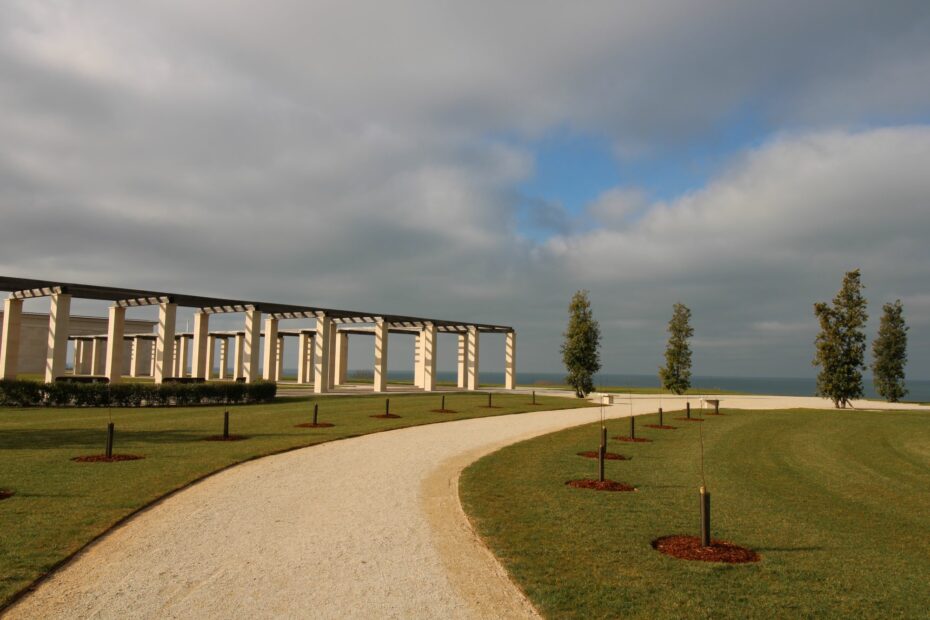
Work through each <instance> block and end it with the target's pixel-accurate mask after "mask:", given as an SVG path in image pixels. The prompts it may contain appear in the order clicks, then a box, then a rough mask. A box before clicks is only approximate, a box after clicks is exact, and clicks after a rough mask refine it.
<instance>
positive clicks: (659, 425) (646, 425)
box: [644, 424, 678, 431]
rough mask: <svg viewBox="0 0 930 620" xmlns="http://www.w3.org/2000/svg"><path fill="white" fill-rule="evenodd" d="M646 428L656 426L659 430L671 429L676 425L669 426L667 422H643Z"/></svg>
mask: <svg viewBox="0 0 930 620" xmlns="http://www.w3.org/2000/svg"><path fill="white" fill-rule="evenodd" d="M644 426H645V427H646V428H657V429H659V430H660V431H673V430H675V429H676V428H678V427H677V426H669V425H668V424H645V425H644Z"/></svg>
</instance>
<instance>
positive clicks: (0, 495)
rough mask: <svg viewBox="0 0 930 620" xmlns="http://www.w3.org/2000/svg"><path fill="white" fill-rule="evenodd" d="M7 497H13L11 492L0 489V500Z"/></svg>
mask: <svg viewBox="0 0 930 620" xmlns="http://www.w3.org/2000/svg"><path fill="white" fill-rule="evenodd" d="M8 497H13V491H4V490H3V489H0V499H6V498H8Z"/></svg>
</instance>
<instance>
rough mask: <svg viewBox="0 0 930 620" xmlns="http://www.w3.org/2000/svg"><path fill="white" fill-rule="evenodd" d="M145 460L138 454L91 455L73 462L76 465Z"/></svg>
mask: <svg viewBox="0 0 930 620" xmlns="http://www.w3.org/2000/svg"><path fill="white" fill-rule="evenodd" d="M144 458H145V457H144V456H139V455H137V454H114V455H113V456H107V455H106V454H91V455H89V456H76V457H74V458H73V459H71V460H72V461H74V462H75V463H118V462H120V461H138V460H139V459H144Z"/></svg>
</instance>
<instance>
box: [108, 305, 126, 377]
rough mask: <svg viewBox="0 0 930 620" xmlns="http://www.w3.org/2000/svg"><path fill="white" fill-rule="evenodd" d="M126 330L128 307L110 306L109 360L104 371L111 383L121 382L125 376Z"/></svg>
mask: <svg viewBox="0 0 930 620" xmlns="http://www.w3.org/2000/svg"><path fill="white" fill-rule="evenodd" d="M125 331H126V308H123V307H121V306H110V312H109V316H108V318H107V362H106V368H105V369H104V372H106V375H107V379H109V380H110V383H119V381H120V379H122V377H123V349H124V345H125V343H124V342H123V334H124V333H125Z"/></svg>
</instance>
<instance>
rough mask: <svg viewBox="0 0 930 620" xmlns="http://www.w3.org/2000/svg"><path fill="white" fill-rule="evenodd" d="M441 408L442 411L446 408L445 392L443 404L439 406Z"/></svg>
mask: <svg viewBox="0 0 930 620" xmlns="http://www.w3.org/2000/svg"><path fill="white" fill-rule="evenodd" d="M439 409H440V410H442V411H445V410H446V395H445V394H443V395H442V405H440V406H439Z"/></svg>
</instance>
